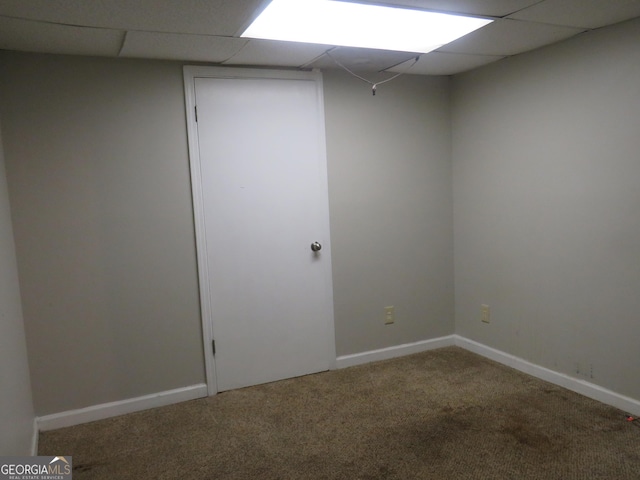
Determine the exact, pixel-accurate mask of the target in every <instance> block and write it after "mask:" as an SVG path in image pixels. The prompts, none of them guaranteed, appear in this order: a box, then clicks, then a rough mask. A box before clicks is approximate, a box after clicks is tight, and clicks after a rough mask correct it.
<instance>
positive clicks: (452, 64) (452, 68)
mask: <svg viewBox="0 0 640 480" xmlns="http://www.w3.org/2000/svg"><path fill="white" fill-rule="evenodd" d="M502 58H504V57H503V56H493V55H467V54H464V53H444V52H431V53H427V54H425V55H422V56H421V57H420V60H418V63H416V64H415V65H413V66H412V67H411V65H412V64H413V60H409V61H408V62H405V63H402V64H400V65H397V66H395V67H393V68H390V69H389V70H388V71H389V72H398V73H399V72H406V73H409V74H413V75H454V74H456V73H461V72H466V71H467V70H472V69H474V68H477V67H481V66H482V65H487V64H489V63H493V62H496V61H498V60H500V59H502ZM409 67H411V68H410V69H409Z"/></svg>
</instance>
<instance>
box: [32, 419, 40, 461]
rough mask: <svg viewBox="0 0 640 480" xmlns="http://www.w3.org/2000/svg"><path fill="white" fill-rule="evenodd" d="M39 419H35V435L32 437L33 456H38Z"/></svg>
mask: <svg viewBox="0 0 640 480" xmlns="http://www.w3.org/2000/svg"><path fill="white" fill-rule="evenodd" d="M38 433H39V432H38V419H37V418H34V419H33V433H32V435H31V456H32V457H35V456H37V455H38Z"/></svg>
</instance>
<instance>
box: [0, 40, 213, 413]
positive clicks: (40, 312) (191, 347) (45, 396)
mask: <svg viewBox="0 0 640 480" xmlns="http://www.w3.org/2000/svg"><path fill="white" fill-rule="evenodd" d="M0 112H2V116H3V129H4V132H3V133H4V146H5V156H6V167H7V179H8V183H9V193H10V199H11V207H12V214H13V220H14V223H13V224H14V232H15V242H16V252H17V257H18V267H19V272H20V286H21V290H22V299H23V311H24V320H25V326H26V334H27V344H28V348H29V360H30V366H31V375H32V384H33V395H34V402H35V408H36V413H37V414H38V415H45V414H50V413H56V412H61V411H66V410H71V409H75V408H81V407H86V406H90V405H95V404H99V403H104V402H110V401H115V400H122V399H127V398H132V397H137V396H141V395H145V394H151V393H155V392H160V391H164V390H169V389H173V388H179V387H184V386H188V385H194V384H197V383H202V382H204V366H203V352H202V337H201V323H200V316H199V304H198V288H197V274H196V260H195V244H194V234H193V212H192V207H191V194H190V184H189V164H188V155H187V139H186V126H185V115H184V94H183V87H182V67H181V65H180V64H177V63H170V62H145V61H116V60H107V59H93V58H82V57H75V58H74V57H64V56H52V55H29V54H13V53H6V52H5V53H2V55H1V56H0Z"/></svg>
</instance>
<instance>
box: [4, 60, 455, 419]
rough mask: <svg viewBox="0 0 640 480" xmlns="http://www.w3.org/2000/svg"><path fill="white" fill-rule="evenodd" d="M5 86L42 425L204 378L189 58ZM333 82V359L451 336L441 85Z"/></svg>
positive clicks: (42, 75) (67, 63)
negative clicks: (389, 316) (390, 310)
mask: <svg viewBox="0 0 640 480" xmlns="http://www.w3.org/2000/svg"><path fill="white" fill-rule="evenodd" d="M0 74H1V75H0V111H2V112H3V120H4V121H5V123H6V125H5V127H6V128H5V147H6V148H5V149H6V156H7V173H8V181H9V189H10V195H11V200H12V208H13V216H14V228H15V237H16V244H17V255H18V264H19V269H20V277H21V278H20V280H21V287H22V294H23V306H24V317H25V324H26V331H27V340H28V345H29V353H30V362H31V367H32V379H33V385H34V397H35V404H36V411H37V414H38V415H45V414H50V413H56V412H61V411H66V410H70V409H75V408H81V407H86V406H90V405H95V404H99V403H104V402H109V401H116V400H122V399H127V398H132V397H136V396H140V395H145V394H149V393H155V392H159V391H164V390H169V389H173V388H179V387H183V386H187V385H192V384H196V383H200V382H203V381H204V372H203V359H202V343H201V342H202V340H201V331H200V318H199V306H198V289H197V275H196V259H195V245H194V243H195V242H194V232H193V218H192V215H193V213H192V208H191V193H190V183H189V169H188V166H189V164H188V154H187V140H186V123H185V115H184V91H183V85H182V66H181V64H178V63H172V62H153V61H139V60H130V61H129V60H125V61H122V60H110V59H98V58H83V57H65V56H49V55H32V54H18V53H7V52H5V53H2V54H0ZM325 88H326V91H325V100H326V118H327V149H328V156H329V182H330V185H329V190H330V214H331V228H332V242H333V243H332V251H333V255H334V258H333V260H334V262H333V272H334V288H335V300H336V302H335V318H336V336H337V340H336V342H337V350H338V354H339V355H344V354H349V353H356V352H361V351H366V350H371V349H375V348H381V347H386V346H391V345H397V344H399V343H407V342H415V341H419V340H424V339H429V338H434V337H438V336H441V335H446V334H450V333H453V257H452V252H453V247H452V230H453V225H452V219H451V211H452V192H451V166H450V161H449V159H450V129H449V125H450V116H449V96H448V92H449V86H448V79H446V78H431V79H425V78H422V77H409V76H407V77H405V78H399V79H398V80H396V81H394V82H391V83H389V84H385V85H384V86H381V87H380V88H379V90H378V95H377V96H375V97H372V96H371V91H370V88H369V87H368V86H367V85H366V84H363V83H362V82H360V81H359V80H355V79H353V78H352V77H349V76H346V75H343V74H341V73H337V72H330V73H327V74H326V75H325ZM386 305H394V306H395V307H396V323H395V324H394V325H391V326H385V325H384V312H383V307H384V306H386Z"/></svg>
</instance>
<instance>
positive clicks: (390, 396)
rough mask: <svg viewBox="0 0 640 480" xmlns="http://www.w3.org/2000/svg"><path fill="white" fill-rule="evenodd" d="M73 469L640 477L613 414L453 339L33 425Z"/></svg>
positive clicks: (635, 438) (225, 478) (625, 432)
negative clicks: (106, 414) (208, 393)
mask: <svg viewBox="0 0 640 480" xmlns="http://www.w3.org/2000/svg"><path fill="white" fill-rule="evenodd" d="M39 454H40V455H71V456H73V467H74V473H73V478H74V479H75V480H82V479H109V480H125V479H167V480H169V479H181V480H191V479H194V480H195V479H216V480H230V479H282V480H284V479H362V480H365V479H366V480H374V479H399V480H409V479H447V480H448V479H452V480H455V479H491V480H500V479H512V480H526V479H541V480H556V479H557V480H573V479H589V480H592V479H606V480H624V479H629V480H631V479H633V480H638V479H640V428H638V424H637V423H635V422H627V421H626V419H625V417H624V412H621V411H619V410H617V409H615V408H611V407H608V406H606V405H603V404H601V403H598V402H596V401H593V400H590V399H588V398H585V397H582V396H580V395H577V394H575V393H573V392H570V391H567V390H565V389H562V388H559V387H556V386H554V385H551V384H549V383H546V382H543V381H540V380H537V379H535V378H532V377H529V376H527V375H524V374H521V373H519V372H517V371H515V370H512V369H509V368H506V367H504V366H502V365H499V364H496V363H494V362H491V361H489V360H486V359H484V358H482V357H479V356H477V355H474V354H472V353H469V352H467V351H464V350H462V349H459V348H456V347H450V348H443V349H439V350H434V351H430V352H425V353H420V354H416V355H411V356H407V357H403V358H399V359H394V360H388V361H383V362H378V363H373V364H369V365H363V366H358V367H352V368H347V369H343V370H338V371H332V372H325V373H320V374H316V375H309V376H306V377H301V378H295V379H290V380H285V381H281V382H276V383H271V384H267V385H260V386H256V387H250V388H245V389H240V390H235V391H231V392H225V393H221V394H219V395H217V396H215V397H210V398H206V399H201V400H195V401H191V402H185V403H182V404H178V405H172V406H169V407H163V408H158V409H154V410H148V411H145V412H139V413H134V414H130V415H125V416H122V417H117V418H111V419H108V420H104V421H99V422H93V423H90V424H85V425H79V426H76V427H71V428H65V429H60V430H56V431H50V432H44V433H42V434H41V436H40V443H39Z"/></svg>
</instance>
